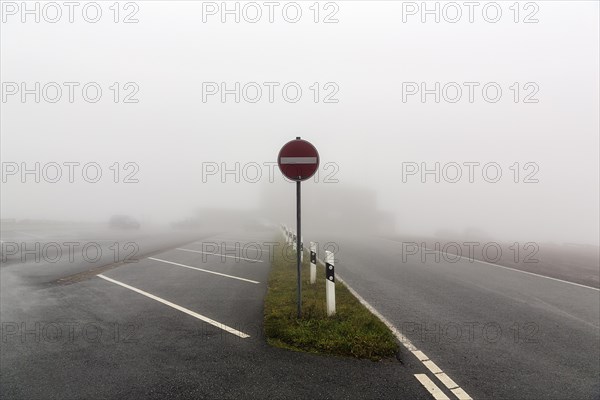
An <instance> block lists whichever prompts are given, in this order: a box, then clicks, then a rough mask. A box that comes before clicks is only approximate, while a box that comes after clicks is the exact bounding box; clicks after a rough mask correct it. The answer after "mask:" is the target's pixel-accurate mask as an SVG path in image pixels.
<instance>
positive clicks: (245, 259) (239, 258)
mask: <svg viewBox="0 0 600 400" xmlns="http://www.w3.org/2000/svg"><path fill="white" fill-rule="evenodd" d="M175 250H181V251H189V252H191V253H200V254H208V255H211V256H221V257H227V258H237V259H238V260H244V261H250V262H263V261H262V260H257V259H253V258H244V257H238V256H232V255H227V254H219V253H209V252H206V251H200V250H191V249H183V248H181V247H178V248H176V249H175Z"/></svg>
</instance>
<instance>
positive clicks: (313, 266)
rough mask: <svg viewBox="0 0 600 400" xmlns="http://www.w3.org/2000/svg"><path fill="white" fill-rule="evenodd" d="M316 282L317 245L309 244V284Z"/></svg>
mask: <svg viewBox="0 0 600 400" xmlns="http://www.w3.org/2000/svg"><path fill="white" fill-rule="evenodd" d="M316 281H317V244H316V243H315V242H310V283H311V284H314V283H315V282H316Z"/></svg>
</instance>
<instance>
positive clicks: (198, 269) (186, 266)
mask: <svg viewBox="0 0 600 400" xmlns="http://www.w3.org/2000/svg"><path fill="white" fill-rule="evenodd" d="M148 260H154V261H160V262H163V263H166V264H173V265H177V266H179V267H183V268H189V269H195V270H196V271H202V272H207V273H209V274H215V275H219V276H224V277H226V278H231V279H237V280H239V281H244V282H250V283H260V282H258V281H253V280H252V279H246V278H240V277H239V276H233V275H227V274H222V273H220V272H215V271H209V270H207V269H202V268H196V267H191V266H189V265H184V264H179V263H176V262H172V261H167V260H161V259H160V258H154V257H148Z"/></svg>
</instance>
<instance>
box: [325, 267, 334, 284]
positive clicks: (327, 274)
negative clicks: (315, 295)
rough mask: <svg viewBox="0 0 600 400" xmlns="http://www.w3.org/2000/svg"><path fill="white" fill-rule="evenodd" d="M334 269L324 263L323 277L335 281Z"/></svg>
mask: <svg viewBox="0 0 600 400" xmlns="http://www.w3.org/2000/svg"><path fill="white" fill-rule="evenodd" d="M334 272H335V269H334V267H333V265H331V264H329V263H325V278H326V279H327V280H328V281H331V282H335V273H334Z"/></svg>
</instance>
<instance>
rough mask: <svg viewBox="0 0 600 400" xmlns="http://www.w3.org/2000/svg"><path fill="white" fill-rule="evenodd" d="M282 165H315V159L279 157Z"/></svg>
mask: <svg viewBox="0 0 600 400" xmlns="http://www.w3.org/2000/svg"><path fill="white" fill-rule="evenodd" d="M281 163H282V164H316V163H317V157H281Z"/></svg>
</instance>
